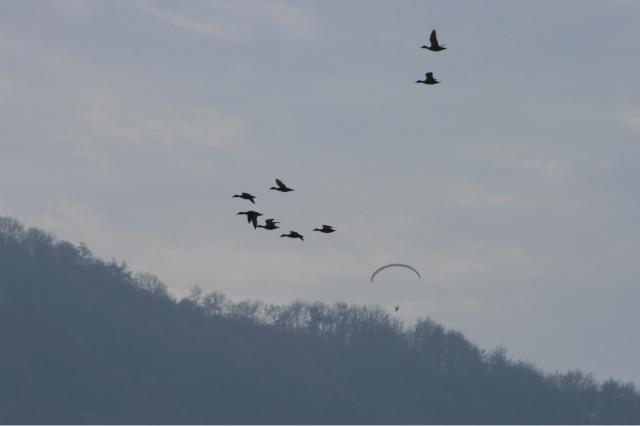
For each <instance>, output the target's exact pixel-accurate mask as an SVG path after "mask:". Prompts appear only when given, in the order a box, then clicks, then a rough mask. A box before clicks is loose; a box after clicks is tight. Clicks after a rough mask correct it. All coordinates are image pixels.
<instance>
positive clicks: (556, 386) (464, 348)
mask: <svg viewBox="0 0 640 426" xmlns="http://www.w3.org/2000/svg"><path fill="white" fill-rule="evenodd" d="M0 423H3V424H8V423H17V424H25V423H28V424H34V423H41V424H53V423H56V424H59V423H66V424H73V423H83V424H88V423H100V424H104V423H109V424H123V423H126V424H149V423H155V424H166V423H174V424H175V423H179V424H193V423H209V424H215V423H225V424H233V423H252V424H269V423H278V424H292V423H296V424H313V423H323V424H331V423H341V424H353V423H368V424H376V423H384V424H389V423H395V424H400V423H421V424H425V423H441V424H442V423H456V424H460V423H474V424H481V423H492V424H499V423H520V424H523V423H538V424H544V423H555V424H559V423H582V424H588V423H635V424H638V423H640V395H639V394H638V392H637V390H636V388H635V386H634V385H633V384H620V383H618V382H615V381H612V380H609V381H606V382H604V383H600V384H599V383H596V382H595V381H594V380H593V379H592V377H591V376H590V375H587V374H583V373H581V372H569V373H566V374H556V375H552V376H546V375H544V374H542V373H541V372H540V371H538V370H537V369H536V368H535V367H533V366H532V365H530V364H527V363H523V362H514V361H512V360H509V359H507V357H506V355H505V351H504V349H498V350H495V351H493V352H491V353H485V352H484V351H481V350H480V349H478V348H477V347H476V346H474V345H473V344H471V343H469V342H468V341H467V340H466V339H465V338H464V336H463V335H462V334H461V333H459V332H455V331H450V330H449V331H447V330H445V329H444V328H443V327H442V326H441V325H439V324H437V323H435V322H434V321H431V320H424V321H420V322H418V324H416V325H415V327H414V328H412V329H410V330H404V329H403V326H402V324H401V323H400V322H399V321H397V320H395V319H393V318H392V317H391V316H390V315H389V314H388V313H386V312H385V311H384V310H382V309H381V308H380V307H366V306H349V305H346V304H344V303H337V304H335V305H333V306H328V305H326V304H323V303H307V302H301V301H297V302H294V303H292V304H290V305H287V306H273V305H267V304H264V303H261V302H256V301H245V302H240V303H233V302H230V301H228V300H226V298H225V297H224V295H223V294H222V293H219V292H214V293H211V294H207V295H204V294H202V292H201V291H200V290H199V289H198V288H194V289H193V293H192V295H191V297H189V298H187V299H183V300H180V301H175V300H173V299H172V298H171V297H169V296H168V295H167V293H166V286H165V285H164V284H162V283H161V282H160V281H159V280H158V279H157V277H155V276H153V275H151V274H136V275H133V274H131V272H130V271H129V270H128V269H127V267H126V264H125V263H120V264H118V263H117V262H116V261H115V260H114V261H112V262H110V263H106V262H104V261H102V260H100V259H96V258H94V257H93V256H92V255H91V252H90V251H89V250H88V249H87V248H86V246H84V245H83V244H80V245H79V246H74V245H72V244H70V243H67V242H64V241H57V240H56V239H55V238H53V237H52V236H51V235H49V234H47V233H45V232H43V231H41V230H38V229H33V228H30V229H24V227H23V226H22V224H20V223H19V222H18V221H16V220H14V219H11V218H0Z"/></svg>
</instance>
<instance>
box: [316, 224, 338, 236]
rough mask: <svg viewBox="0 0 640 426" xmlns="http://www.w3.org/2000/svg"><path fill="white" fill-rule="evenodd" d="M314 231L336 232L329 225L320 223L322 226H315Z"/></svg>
mask: <svg viewBox="0 0 640 426" xmlns="http://www.w3.org/2000/svg"><path fill="white" fill-rule="evenodd" d="M314 231H320V232H323V233H325V234H329V233H331V232H336V230H335V229H334V228H333V226H331V225H322V228H320V229H318V228H316V229H314Z"/></svg>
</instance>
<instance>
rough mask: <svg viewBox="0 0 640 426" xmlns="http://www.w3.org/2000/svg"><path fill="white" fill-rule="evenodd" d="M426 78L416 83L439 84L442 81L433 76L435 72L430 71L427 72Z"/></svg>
mask: <svg viewBox="0 0 640 426" xmlns="http://www.w3.org/2000/svg"><path fill="white" fill-rule="evenodd" d="M425 76H426V78H425V79H424V80H418V81H416V83H424V84H438V83H440V82H439V81H438V80H436V79H435V78H433V73H432V72H428V73H426V74H425Z"/></svg>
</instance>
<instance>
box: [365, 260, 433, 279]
mask: <svg viewBox="0 0 640 426" xmlns="http://www.w3.org/2000/svg"><path fill="white" fill-rule="evenodd" d="M392 266H402V267H403V268H409V269H411V270H412V271H413V272H415V273H416V275H418V278H422V277H421V276H420V272H418V271H416V270H415V269H414V268H413V267H411V266H409V265H405V264H403V263H391V264H389V265H385V266H383V267H381V268H378V269H376V270H375V272H374V273H373V275H371V281H373V279H374V278H375V276H376V275H377V274H378V272H380V271H382V270H383V269H387V268H390V267H392Z"/></svg>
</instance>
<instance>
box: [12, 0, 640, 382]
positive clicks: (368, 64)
mask: <svg viewBox="0 0 640 426" xmlns="http://www.w3.org/2000/svg"><path fill="white" fill-rule="evenodd" d="M434 28H435V29H437V31H438V37H439V39H440V42H441V43H442V44H444V45H445V46H447V48H448V49H447V50H445V51H442V52H430V51H427V50H426V49H420V46H422V45H423V44H427V42H428V38H429V33H430V32H431V30H432V29H434ZM427 71H431V72H433V73H434V76H435V77H436V78H437V79H439V80H441V84H438V85H435V86H426V85H422V84H415V83H414V82H415V81H416V80H418V79H422V78H424V74H425V73H426V72H427ZM639 75H640V3H639V2H635V1H610V0H609V1H563V2H556V1H518V2H515V1H456V2H451V1H433V2H427V1H404V2H403V1H396V0H394V1H384V2H383V1H372V0H366V1H365V0H363V1H350V2H345V1H330V0H323V1H199V0H193V1H184V0H181V1H150V0H140V1H117V0H116V1H114V0H112V1H109V2H105V1H103V2H98V1H83V0H67V1H1V0H0V109H1V110H0V179H1V181H2V185H1V186H0V215H3V216H12V217H16V218H17V219H19V220H20V221H22V222H24V223H25V224H26V225H27V226H35V227H38V228H41V229H44V230H47V231H51V232H52V233H53V234H54V235H55V236H57V237H58V238H59V239H62V240H67V241H70V242H72V243H74V244H78V243H79V242H85V243H86V244H87V245H88V247H89V248H90V249H91V250H93V252H94V254H95V255H96V256H98V257H101V258H103V259H105V260H107V261H109V260H111V259H112V258H114V257H115V258H116V259H117V260H118V261H122V260H124V261H126V262H127V263H128V264H129V266H130V268H131V269H132V270H133V271H134V272H136V271H144V272H151V273H154V274H156V275H158V276H159V277H160V279H161V280H163V281H164V282H166V283H167V285H168V286H169V288H170V291H171V293H172V294H174V295H175V296H176V297H183V296H186V295H187V294H188V292H189V288H190V287H191V286H193V285H194V284H198V285H199V286H200V287H202V288H203V289H204V291H206V292H210V291H214V290H220V291H223V292H224V293H226V294H227V295H228V296H229V297H230V298H231V299H233V300H235V301H241V300H245V299H248V298H251V299H260V300H263V301H265V302H273V303H288V302H291V301H294V300H295V299H303V300H307V301H315V300H321V301H324V302H327V303H329V304H332V303H334V302H336V301H346V302H348V303H356V304H378V303H379V304H381V305H383V306H384V307H385V308H387V309H392V308H393V306H394V305H396V304H397V305H400V311H399V312H398V313H397V314H396V313H394V315H399V317H401V318H402V319H403V320H404V321H405V324H407V325H408V326H409V325H412V324H413V323H414V322H415V320H416V319H417V318H420V317H422V318H426V317H431V318H432V319H434V320H436V321H438V322H441V323H442V324H443V325H444V326H445V327H448V328H453V329H456V330H459V331H461V332H462V333H464V334H465V336H467V337H468V338H469V340H471V341H472V342H474V343H476V344H477V345H479V346H480V347H482V348H485V349H488V350H491V349H494V348H495V347H497V346H498V345H500V344H503V345H504V346H505V347H506V348H507V355H508V356H510V357H512V358H514V359H523V360H526V361H530V362H532V363H534V364H535V365H537V366H538V367H540V368H542V369H543V370H544V371H545V372H549V373H550V372H554V371H556V370H560V371H566V370H568V369H581V370H583V371H585V372H593V373H594V374H595V377H596V379H598V380H604V379H607V378H609V377H613V378H615V379H617V380H622V381H634V382H636V383H637V384H640V363H639V362H638V361H637V360H638V359H640V339H639V338H638V328H639V324H640V309H639V308H638V304H639V302H640V220H639V219H640V215H639V213H640V196H639V194H640V168H639V167H638V161H639V159H640V78H639V77H638V76H639ZM275 178H280V179H282V180H283V181H284V182H285V183H286V184H287V185H289V186H290V187H292V188H294V189H295V191H294V192H290V193H286V194H285V193H280V192H276V191H271V190H269V188H270V187H271V186H274V184H275V181H274V179H275ZM243 191H246V192H250V193H252V194H253V195H255V196H257V199H256V205H255V206H253V205H252V204H251V203H249V202H248V201H246V200H242V199H239V198H232V195H234V194H239V193H240V192H243ZM252 208H253V209H254V210H257V211H259V212H261V213H263V214H264V216H263V217H262V218H261V219H265V218H270V217H273V218H275V219H276V220H278V221H280V222H281V224H280V225H281V229H278V230H275V231H268V230H264V229H257V230H254V229H253V227H251V226H249V225H248V224H247V223H246V218H245V217H244V216H238V215H236V213H237V212H239V211H246V210H249V209H252ZM323 224H330V225H334V226H335V227H336V228H337V229H338V232H335V233H333V234H320V233H318V232H313V231H312V229H313V228H315V227H319V226H320V225H323ZM290 230H295V231H298V232H300V233H302V234H303V235H304V236H305V241H300V240H294V239H288V238H279V236H280V235H281V234H282V233H286V232H288V231H290ZM281 231H282V232H281ZM398 262H400V263H408V264H411V265H412V266H414V267H415V268H416V269H418V270H419V271H420V273H421V275H422V279H418V278H417V277H416V276H415V275H414V274H413V273H412V272H411V271H409V270H403V269H398V268H396V269H395V270H392V269H390V270H386V271H384V272H382V273H380V275H378V277H377V278H376V280H375V282H374V283H371V282H370V281H369V278H370V275H371V273H372V272H373V270H375V269H376V268H377V267H379V266H381V265H384V264H386V263H398Z"/></svg>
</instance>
